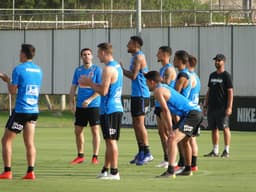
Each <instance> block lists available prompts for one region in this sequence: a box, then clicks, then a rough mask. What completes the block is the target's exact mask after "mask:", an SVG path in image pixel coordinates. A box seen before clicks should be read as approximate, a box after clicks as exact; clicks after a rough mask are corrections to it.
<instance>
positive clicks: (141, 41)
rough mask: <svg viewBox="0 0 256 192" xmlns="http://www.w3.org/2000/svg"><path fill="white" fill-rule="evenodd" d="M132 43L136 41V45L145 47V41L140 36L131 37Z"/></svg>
mask: <svg viewBox="0 0 256 192" xmlns="http://www.w3.org/2000/svg"><path fill="white" fill-rule="evenodd" d="M130 39H131V40H132V41H135V42H136V43H138V44H139V45H140V46H141V47H142V45H143V40H142V38H141V37H140V36H131V38H130Z"/></svg>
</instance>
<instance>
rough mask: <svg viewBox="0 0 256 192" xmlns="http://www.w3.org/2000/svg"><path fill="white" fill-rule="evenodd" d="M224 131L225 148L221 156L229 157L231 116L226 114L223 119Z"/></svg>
mask: <svg viewBox="0 0 256 192" xmlns="http://www.w3.org/2000/svg"><path fill="white" fill-rule="evenodd" d="M224 125H225V126H224ZM223 133H224V144H225V148H224V151H223V152H222V155H221V157H229V147H230V142H231V132H230V128H229V117H228V116H225V117H224V119H223Z"/></svg>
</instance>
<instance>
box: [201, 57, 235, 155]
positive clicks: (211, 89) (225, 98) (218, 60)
mask: <svg viewBox="0 0 256 192" xmlns="http://www.w3.org/2000/svg"><path fill="white" fill-rule="evenodd" d="M213 60H215V67H216V69H217V70H216V71H215V72H213V73H211V74H210V77H209V81H208V91H207V94H206V99H205V104H204V109H205V110H204V111H205V112H206V110H207V119H208V127H209V129H211V130H212V144H213V150H212V151H211V152H210V153H208V154H206V155H204V156H205V157H217V156H219V129H223V132H224V142H225V149H224V151H223V153H222V155H221V157H229V146H230V140H231V134H230V128H229V116H230V115H231V114H232V105H233V83H232V79H231V76H230V74H229V73H228V72H227V71H225V67H224V64H225V61H226V57H225V56H224V55H223V54H217V55H216V56H215V57H214V58H213Z"/></svg>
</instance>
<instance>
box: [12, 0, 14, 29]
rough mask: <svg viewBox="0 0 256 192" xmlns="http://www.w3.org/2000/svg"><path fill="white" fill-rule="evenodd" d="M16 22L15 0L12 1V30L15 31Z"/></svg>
mask: <svg viewBox="0 0 256 192" xmlns="http://www.w3.org/2000/svg"><path fill="white" fill-rule="evenodd" d="M14 21H15V0H12V28H13V29H14Z"/></svg>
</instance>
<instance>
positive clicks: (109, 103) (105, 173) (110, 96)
mask: <svg viewBox="0 0 256 192" xmlns="http://www.w3.org/2000/svg"><path fill="white" fill-rule="evenodd" d="M112 52H113V51H112V45H111V44H110V43H101V44H99V45H98V58H99V60H100V61H101V62H102V63H104V64H105V67H104V68H103V72H102V83H101V84H97V83H94V82H93V81H92V80H91V79H90V78H89V77H86V76H81V78H80V80H79V83H80V84H81V85H83V86H90V87H91V88H92V89H93V90H95V91H96V92H98V93H99V94H100V95H101V105H100V114H101V116H100V122H101V128H102V132H103V137H104V139H105V144H106V151H105V162H104V166H103V168H102V170H101V173H100V174H99V175H98V176H97V178H98V179H107V180H120V175H119V172H118V146H117V141H118V139H119V135H120V125H121V119H122V114H123V106H122V101H121V95H122V86H123V71H122V68H121V66H120V64H119V63H118V62H117V61H115V60H114V58H113V55H112ZM109 169H110V173H109Z"/></svg>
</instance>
